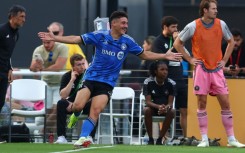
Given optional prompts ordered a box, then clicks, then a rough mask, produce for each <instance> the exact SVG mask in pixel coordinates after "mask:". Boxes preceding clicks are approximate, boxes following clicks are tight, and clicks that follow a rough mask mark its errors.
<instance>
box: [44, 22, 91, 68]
mask: <svg viewBox="0 0 245 153" xmlns="http://www.w3.org/2000/svg"><path fill="white" fill-rule="evenodd" d="M48 30H49V31H52V32H53V34H54V35H56V36H63V34H64V26H63V25H62V24H61V23H59V22H53V23H51V24H50V25H49V27H48ZM66 46H67V47H68V48H69V50H68V60H67V62H66V67H65V69H66V70H71V69H72V66H71V64H70V61H69V59H70V57H71V56H72V55H74V54H80V55H82V57H83V58H84V59H85V68H88V62H87V60H86V56H85V55H84V53H83V51H82V49H81V48H80V46H79V45H78V44H66Z"/></svg>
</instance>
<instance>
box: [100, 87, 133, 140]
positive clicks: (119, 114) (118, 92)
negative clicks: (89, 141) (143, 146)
mask: <svg viewBox="0 0 245 153" xmlns="http://www.w3.org/2000/svg"><path fill="white" fill-rule="evenodd" d="M134 98H135V92H134V90H133V89H132V88H129V87H115V88H114V89H113V93H112V96H111V99H110V103H109V113H105V112H102V113H101V114H100V116H99V121H98V122H99V123H98V133H97V136H98V137H97V143H100V138H102V137H103V138H104V137H110V143H111V144H114V141H113V139H114V138H116V137H121V138H123V137H124V138H129V140H130V141H129V143H130V144H132V136H133V118H134V117H133V114H134ZM126 100H127V101H128V102H129V103H127V104H128V105H127V106H129V105H131V109H130V110H123V108H120V110H118V109H115V104H116V103H117V104H118V102H119V103H121V104H124V105H125V104H126ZM130 100H131V101H130ZM119 105H120V104H119ZM102 116H109V117H110V123H109V124H110V133H109V134H101V121H102V120H101V118H102ZM118 118H126V119H127V121H128V123H129V134H128V135H124V134H123V135H115V134H114V132H113V129H114V128H113V125H115V124H114V123H115V122H114V121H115V120H114V119H118ZM124 125H125V123H124Z"/></svg>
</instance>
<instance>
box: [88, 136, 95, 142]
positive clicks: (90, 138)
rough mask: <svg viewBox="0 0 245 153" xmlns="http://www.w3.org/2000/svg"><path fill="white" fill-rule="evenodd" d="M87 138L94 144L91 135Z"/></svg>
mask: <svg viewBox="0 0 245 153" xmlns="http://www.w3.org/2000/svg"><path fill="white" fill-rule="evenodd" d="M87 139H89V141H90V142H91V144H94V140H93V138H92V137H91V136H87Z"/></svg>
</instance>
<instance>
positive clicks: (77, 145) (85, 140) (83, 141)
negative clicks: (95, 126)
mask: <svg viewBox="0 0 245 153" xmlns="http://www.w3.org/2000/svg"><path fill="white" fill-rule="evenodd" d="M90 144H91V141H90V139H88V138H86V137H80V138H79V140H77V141H76V142H75V143H74V148H75V149H76V148H81V147H84V148H87V147H88V146H89V145H90Z"/></svg>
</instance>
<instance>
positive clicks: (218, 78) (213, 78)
mask: <svg viewBox="0 0 245 153" xmlns="http://www.w3.org/2000/svg"><path fill="white" fill-rule="evenodd" d="M193 79H194V94H196V95H208V94H210V95H211V96H215V95H217V94H222V95H223V94H229V91H228V87H227V83H226V79H225V76H224V73H223V69H220V70H218V71H216V72H206V71H204V70H203V68H202V66H201V65H199V64H198V65H197V66H196V67H195V70H194V72H193Z"/></svg>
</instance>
